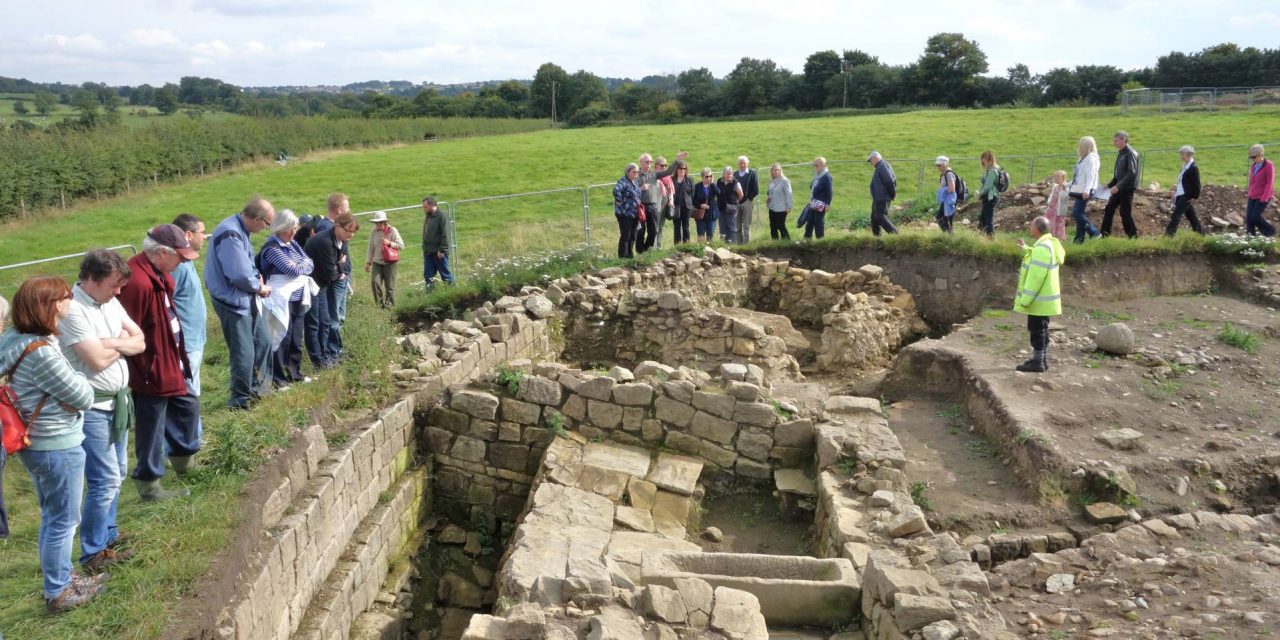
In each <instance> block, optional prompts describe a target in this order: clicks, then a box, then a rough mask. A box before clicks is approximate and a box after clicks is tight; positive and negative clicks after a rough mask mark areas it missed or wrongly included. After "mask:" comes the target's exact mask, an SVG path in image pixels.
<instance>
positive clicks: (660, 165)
mask: <svg viewBox="0 0 1280 640" xmlns="http://www.w3.org/2000/svg"><path fill="white" fill-rule="evenodd" d="M658 166H659V167H665V166H667V165H665V164H662V163H661V162H659V163H658Z"/></svg>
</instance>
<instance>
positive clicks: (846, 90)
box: [840, 61, 850, 109]
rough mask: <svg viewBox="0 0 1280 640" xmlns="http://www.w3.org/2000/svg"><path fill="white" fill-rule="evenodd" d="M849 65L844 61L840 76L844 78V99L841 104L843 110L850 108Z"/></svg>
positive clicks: (841, 64)
mask: <svg viewBox="0 0 1280 640" xmlns="http://www.w3.org/2000/svg"><path fill="white" fill-rule="evenodd" d="M849 68H850V67H849V63H848V62H844V61H842V62H841V63H840V75H842V76H844V99H843V100H841V102H840V107H841V108H843V109H848V108H849Z"/></svg>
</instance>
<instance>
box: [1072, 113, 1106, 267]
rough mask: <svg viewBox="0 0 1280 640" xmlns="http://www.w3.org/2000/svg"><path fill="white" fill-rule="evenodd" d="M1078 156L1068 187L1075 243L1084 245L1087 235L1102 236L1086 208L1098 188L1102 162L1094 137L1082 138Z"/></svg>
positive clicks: (1077, 149)
mask: <svg viewBox="0 0 1280 640" xmlns="http://www.w3.org/2000/svg"><path fill="white" fill-rule="evenodd" d="M1076 154H1077V155H1078V156H1079V158H1080V159H1079V160H1078V161H1076V167H1075V169H1072V171H1071V184H1070V185H1068V186H1067V193H1068V195H1069V196H1070V198H1071V219H1072V220H1075V223H1076V237H1075V243H1076V244H1084V236H1085V234H1086V233H1087V234H1088V235H1089V237H1090V238H1096V237H1098V236H1100V235H1102V233H1101V232H1100V231H1098V228H1097V227H1095V226H1094V225H1093V223H1092V222H1089V218H1088V216H1086V215H1085V206H1086V205H1088V204H1089V198H1091V197H1093V192H1094V190H1096V189H1097V188H1098V165H1099V164H1100V162H1099V160H1098V143H1097V142H1096V141H1094V139H1093V136H1085V137H1083V138H1080V144H1079V145H1078V146H1077V147H1076Z"/></svg>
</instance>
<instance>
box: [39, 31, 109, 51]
mask: <svg viewBox="0 0 1280 640" xmlns="http://www.w3.org/2000/svg"><path fill="white" fill-rule="evenodd" d="M33 40H34V42H33V44H36V45H44V46H51V48H55V49H62V50H64V52H67V53H99V52H103V51H106V50H107V45H106V44H104V43H103V42H102V41H101V40H99V39H98V38H97V37H96V36H94V35H93V34H91V33H82V34H80V35H78V36H64V35H62V34H49V35H43V36H38V37H36V38H34V39H33Z"/></svg>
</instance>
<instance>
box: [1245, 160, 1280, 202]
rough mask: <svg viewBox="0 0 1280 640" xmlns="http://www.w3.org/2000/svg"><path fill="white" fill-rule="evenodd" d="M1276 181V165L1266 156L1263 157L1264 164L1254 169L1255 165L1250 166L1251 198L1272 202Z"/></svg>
mask: <svg viewBox="0 0 1280 640" xmlns="http://www.w3.org/2000/svg"><path fill="white" fill-rule="evenodd" d="M1275 182H1276V165H1274V164H1272V162H1271V161H1270V160H1267V159H1266V158H1263V159H1262V166H1261V167H1259V168H1258V170H1257V171H1254V165H1250V166H1249V199H1250V200H1261V201H1263V202H1270V201H1271V196H1272V194H1273V193H1274V189H1275Z"/></svg>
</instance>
